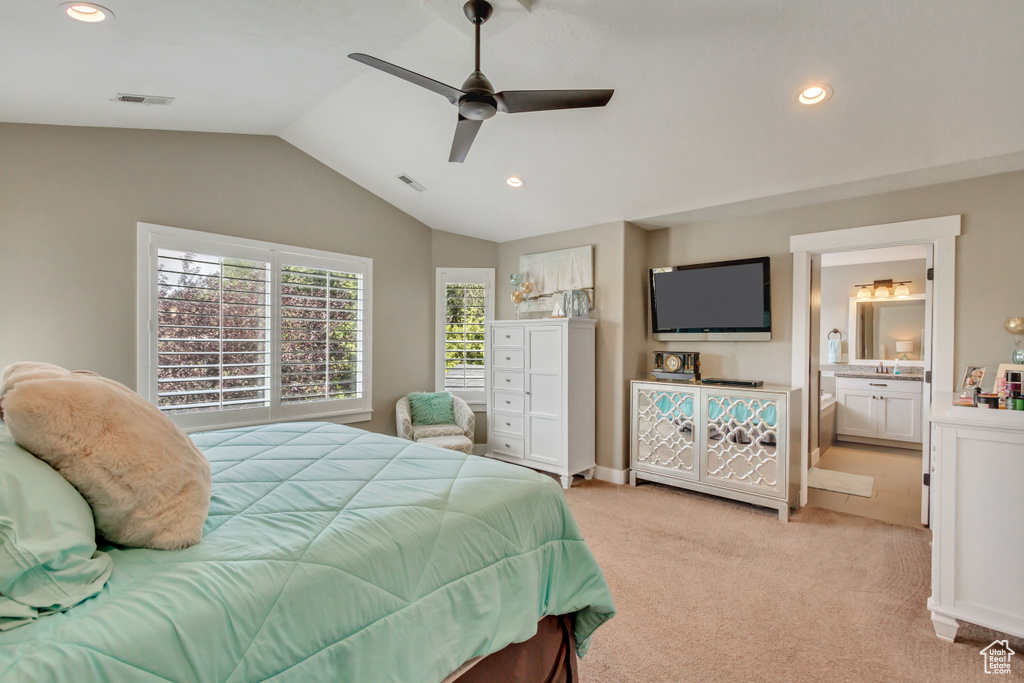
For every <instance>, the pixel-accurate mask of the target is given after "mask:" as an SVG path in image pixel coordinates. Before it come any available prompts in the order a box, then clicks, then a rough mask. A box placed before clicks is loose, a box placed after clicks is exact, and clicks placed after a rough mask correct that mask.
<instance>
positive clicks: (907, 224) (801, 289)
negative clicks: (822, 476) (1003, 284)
mask: <svg viewBox="0 0 1024 683" xmlns="http://www.w3.org/2000/svg"><path fill="white" fill-rule="evenodd" d="M961 223H962V217H961V216H960V215H954V216H940V217H937V218H922V219H919V220H913V221H903V222H900V223H884V224H881V225H868V226H864V227H860V228H847V229H844V230H827V231H825V232H815V233H808V234H804V235H793V236H792V237H790V239H789V250H790V252H792V254H793V336H792V352H793V355H792V366H791V372H792V382H793V386H794V387H800V388H802V389H803V391H801V392H800V397H801V399H800V401H801V404H802V405H801V406H800V413H799V415H800V422H801V427H800V442H801V443H800V456H801V458H802V463H801V472H800V504H801V505H806V504H807V470H808V469H809V468H810V458H811V452H810V438H809V436H810V435H809V427H808V424H807V420H808V416H809V411H810V395H809V393H808V390H809V388H810V377H809V368H808V359H809V358H810V355H811V353H810V344H811V338H810V331H811V310H810V306H811V257H812V256H813V255H816V254H829V253H835V252H844V251H854V250H859V249H873V248H876V247H896V246H901V245H907V244H924V245H928V246H930V247H931V248H932V250H933V251H932V253H933V258H932V267H933V268H934V281H933V282H932V302H931V303H932V311H933V316H932V326H931V332H932V334H931V345H932V356H931V358H932V361H931V366H932V370H931V372H932V377H931V379H932V382H931V385H930V395H931V397H932V398H934V396H935V395H936V393H941V392H946V391H951V390H952V388H953V386H954V372H953V337H954V327H953V324H954V319H955V318H954V312H955V308H956V297H955V291H954V290H955V286H956V238H957V236H959V235H960V232H961ZM815 343H817V342H815ZM925 452H926V453H927V448H926V449H925Z"/></svg>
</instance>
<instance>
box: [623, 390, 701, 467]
mask: <svg viewBox="0 0 1024 683" xmlns="http://www.w3.org/2000/svg"><path fill="white" fill-rule="evenodd" d="M632 400H633V410H632V415H633V426H632V434H633V443H632V449H631V450H632V463H631V466H632V467H633V468H634V469H637V470H642V471H647V472H652V473H656V474H664V475H668V476H671V477H677V478H679V479H689V480H692V481H697V480H698V479H699V471H698V461H699V457H698V454H699V450H700V449H699V446H698V441H699V434H698V430H699V425H700V419H699V417H700V415H699V411H700V400H699V397H698V394H697V391H696V390H695V389H688V388H684V387H680V388H676V387H671V388H669V387H665V386H664V385H662V386H657V385H645V384H637V383H634V384H633V397H632Z"/></svg>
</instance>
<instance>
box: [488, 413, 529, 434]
mask: <svg viewBox="0 0 1024 683" xmlns="http://www.w3.org/2000/svg"><path fill="white" fill-rule="evenodd" d="M493 415H494V417H493V418H492V419H493V420H494V431H495V432H501V433H502V434H515V435H517V436H522V435H523V416H522V415H513V414H512V413H498V412H495V413H493ZM495 438H498V437H495Z"/></svg>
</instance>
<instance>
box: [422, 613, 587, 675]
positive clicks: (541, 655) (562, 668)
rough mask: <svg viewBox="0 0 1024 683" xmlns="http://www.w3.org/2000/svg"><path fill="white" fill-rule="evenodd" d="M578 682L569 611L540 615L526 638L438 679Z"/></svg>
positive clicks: (473, 660)
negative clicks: (534, 628)
mask: <svg viewBox="0 0 1024 683" xmlns="http://www.w3.org/2000/svg"><path fill="white" fill-rule="evenodd" d="M493 681H509V682H510V683H513V682H514V683H578V681H579V669H578V667H577V660H576V638H575V636H574V635H573V625H572V615H569V614H563V615H561V616H557V617H556V616H548V617H544V618H543V619H541V620H540V621H539V622H538V623H537V633H536V635H534V636H533V637H532V638H530V639H529V640H525V641H523V642H521V643H512V644H511V645H509V646H507V647H505V648H504V649H502V650H498V651H497V652H495V653H493V654H490V655H487V656H486V657H477V658H476V659H472V660H470V661H468V662H466V663H465V664H463V665H462V666H460V667H459V668H458V670H456V671H454V672H452V674H451V675H450V676H448V677H447V678H445V679H444V681H442V682H441V683H456V682H457V683H491V682H493Z"/></svg>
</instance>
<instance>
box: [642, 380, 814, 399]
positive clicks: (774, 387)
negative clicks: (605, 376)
mask: <svg viewBox="0 0 1024 683" xmlns="http://www.w3.org/2000/svg"><path fill="white" fill-rule="evenodd" d="M714 381H715V380H714V379H711V380H707V379H705V380H702V381H699V382H692V381H685V380H684V381H680V380H662V379H635V380H633V383H637V384H652V385H655V384H660V385H670V386H673V387H679V388H680V389H683V388H684V387H687V386H691V387H700V386H703V387H705V388H706V389H716V388H717V389H722V390H725V391H728V390H730V389H734V390H743V391H770V392H776V393H777V392H786V393H790V394H794V395H797V394H799V393H800V387H791V386H788V385H785V384H761V385H760V386H750V385H737V384H713V383H712V382H714ZM731 381H742V380H731Z"/></svg>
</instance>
